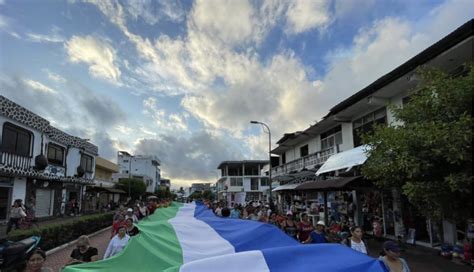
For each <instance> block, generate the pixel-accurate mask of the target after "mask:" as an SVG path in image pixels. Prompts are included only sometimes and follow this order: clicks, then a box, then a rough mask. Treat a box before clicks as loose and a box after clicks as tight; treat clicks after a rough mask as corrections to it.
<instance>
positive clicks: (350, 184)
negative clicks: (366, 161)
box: [295, 176, 371, 191]
mask: <svg viewBox="0 0 474 272" xmlns="http://www.w3.org/2000/svg"><path fill="white" fill-rule="evenodd" d="M370 185H371V183H370V182H368V181H366V180H364V179H363V177H362V176H357V177H340V178H335V179H327V180H319V181H310V182H306V183H303V184H299V186H298V187H296V188H295V190H316V191H341V190H353V189H356V188H360V187H369V186H370Z"/></svg>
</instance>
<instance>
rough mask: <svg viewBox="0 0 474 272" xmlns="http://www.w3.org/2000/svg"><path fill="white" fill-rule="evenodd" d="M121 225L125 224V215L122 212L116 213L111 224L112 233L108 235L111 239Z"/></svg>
mask: <svg viewBox="0 0 474 272" xmlns="http://www.w3.org/2000/svg"><path fill="white" fill-rule="evenodd" d="M121 226H125V217H124V216H123V215H122V214H120V215H118V219H117V220H116V221H115V222H114V223H113V225H112V235H111V236H110V238H111V239H112V238H113V237H114V236H115V235H116V234H117V233H118V230H119V228H120V227H121Z"/></svg>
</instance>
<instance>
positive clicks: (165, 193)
mask: <svg viewBox="0 0 474 272" xmlns="http://www.w3.org/2000/svg"><path fill="white" fill-rule="evenodd" d="M155 195H156V196H157V197H158V198H160V199H165V198H172V194H171V192H170V188H168V187H164V188H162V187H158V188H157V189H156V190H155Z"/></svg>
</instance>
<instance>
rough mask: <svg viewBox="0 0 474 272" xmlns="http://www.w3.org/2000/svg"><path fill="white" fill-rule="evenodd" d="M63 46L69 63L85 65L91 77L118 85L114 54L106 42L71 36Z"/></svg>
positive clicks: (117, 70) (118, 77)
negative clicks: (87, 66)
mask: <svg viewBox="0 0 474 272" xmlns="http://www.w3.org/2000/svg"><path fill="white" fill-rule="evenodd" d="M65 46H66V50H67V53H68V55H69V60H70V61H71V62H75V63H81V62H83V63H86V64H88V65H89V73H90V74H91V75H92V76H94V77H96V78H102V79H105V80H108V81H110V82H112V83H116V84H119V82H120V69H119V67H118V66H117V65H116V59H117V56H116V52H115V50H114V49H113V48H112V46H111V45H109V44H108V43H107V42H106V41H103V40H100V39H97V38H94V37H92V36H85V37H80V36H73V37H72V38H71V39H70V40H69V41H68V42H67V43H66V44H65Z"/></svg>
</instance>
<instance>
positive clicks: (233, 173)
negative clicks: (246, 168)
mask: <svg viewBox="0 0 474 272" xmlns="http://www.w3.org/2000/svg"><path fill="white" fill-rule="evenodd" d="M229 176H242V167H238V168H231V167H229Z"/></svg>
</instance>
